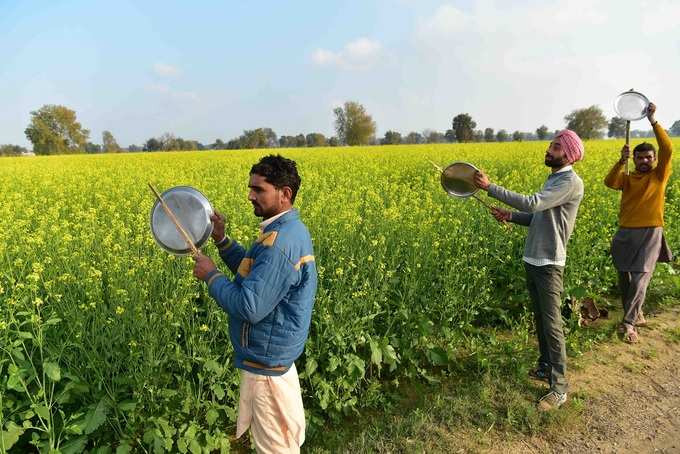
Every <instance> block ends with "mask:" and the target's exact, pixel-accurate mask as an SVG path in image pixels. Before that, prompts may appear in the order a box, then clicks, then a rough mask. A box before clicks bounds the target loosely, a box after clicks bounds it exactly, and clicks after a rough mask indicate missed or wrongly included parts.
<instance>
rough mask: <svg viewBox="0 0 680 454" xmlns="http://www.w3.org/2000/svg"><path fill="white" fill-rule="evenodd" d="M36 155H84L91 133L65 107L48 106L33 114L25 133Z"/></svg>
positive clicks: (74, 114) (72, 112)
mask: <svg viewBox="0 0 680 454" xmlns="http://www.w3.org/2000/svg"><path fill="white" fill-rule="evenodd" d="M24 133H25V134H26V137H27V138H28V140H30V141H31V143H32V144H33V152H34V153H35V154H41V155H48V154H64V153H82V152H83V151H85V145H86V144H87V139H88V138H89V137H90V131H88V130H87V129H84V128H83V127H82V126H81V124H80V123H78V121H76V113H75V112H74V111H73V110H71V109H69V108H67V107H64V106H58V105H54V104H48V105H45V106H42V107H41V108H40V109H39V110H34V111H33V112H31V122H30V123H29V124H28V127H27V128H26V130H25V131H24Z"/></svg>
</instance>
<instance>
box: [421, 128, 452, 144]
mask: <svg viewBox="0 0 680 454" xmlns="http://www.w3.org/2000/svg"><path fill="white" fill-rule="evenodd" d="M423 139H425V143H443V142H445V141H446V136H445V135H444V134H442V133H441V132H438V131H433V130H432V129H426V130H424V131H423Z"/></svg>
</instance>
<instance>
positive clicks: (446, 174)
mask: <svg viewBox="0 0 680 454" xmlns="http://www.w3.org/2000/svg"><path fill="white" fill-rule="evenodd" d="M478 170H479V169H477V167H475V166H473V165H472V164H470V163H467V162H454V163H452V164H449V166H448V167H447V168H445V169H444V171H443V172H442V176H441V183H442V187H443V188H444V190H445V191H446V192H447V193H448V194H449V195H450V196H454V197H470V196H471V195H474V194H475V193H477V191H479V188H478V187H477V186H475V181H474V178H475V173H477V171H478Z"/></svg>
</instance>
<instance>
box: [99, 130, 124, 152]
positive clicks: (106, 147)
mask: <svg viewBox="0 0 680 454" xmlns="http://www.w3.org/2000/svg"><path fill="white" fill-rule="evenodd" d="M102 151H104V153H118V152H119V151H120V147H119V146H118V142H116V139H115V138H114V137H113V134H111V131H104V132H102Z"/></svg>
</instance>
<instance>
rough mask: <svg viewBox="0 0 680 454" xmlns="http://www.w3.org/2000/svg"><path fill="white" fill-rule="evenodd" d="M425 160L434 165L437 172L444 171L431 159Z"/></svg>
mask: <svg viewBox="0 0 680 454" xmlns="http://www.w3.org/2000/svg"><path fill="white" fill-rule="evenodd" d="M427 161H429V162H430V164H432V165H433V166H434V168H435V169H437V170H439V172H441V173H444V169H442V168H441V167H439V166H438V165H437V164H435V163H434V162H433V161H431V160H429V159H428V160H427Z"/></svg>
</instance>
